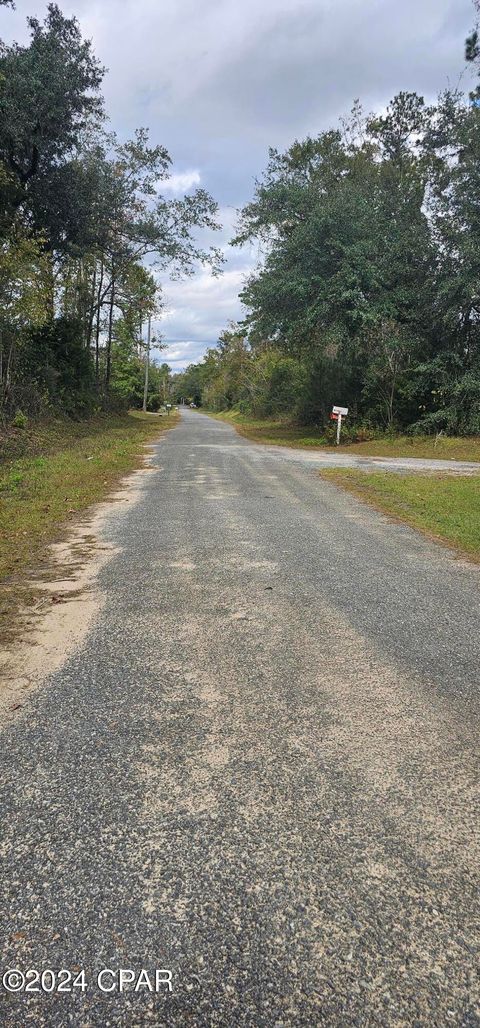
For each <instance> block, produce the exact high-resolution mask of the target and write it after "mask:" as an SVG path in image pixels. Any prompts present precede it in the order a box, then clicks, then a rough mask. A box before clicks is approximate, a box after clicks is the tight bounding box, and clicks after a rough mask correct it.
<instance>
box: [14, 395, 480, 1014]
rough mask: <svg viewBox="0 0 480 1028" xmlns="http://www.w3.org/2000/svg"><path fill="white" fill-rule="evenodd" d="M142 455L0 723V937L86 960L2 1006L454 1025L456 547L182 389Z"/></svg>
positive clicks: (468, 811)
mask: <svg viewBox="0 0 480 1028" xmlns="http://www.w3.org/2000/svg"><path fill="white" fill-rule="evenodd" d="M154 466H155V467H156V468H157V473H156V474H152V473H149V474H145V480H144V489H143V492H142V495H141V498H140V500H139V502H138V503H136V504H135V505H134V506H132V508H131V510H130V511H129V512H128V513H127V514H125V513H122V514H121V515H120V514H119V513H118V512H116V511H115V508H114V505H113V506H112V513H111V515H110V516H109V518H108V519H107V527H106V529H105V539H106V540H107V541H108V543H111V544H114V545H115V546H116V547H119V548H120V552H118V553H117V554H116V555H115V556H114V557H113V559H112V560H111V561H110V562H109V563H108V564H107V565H106V566H105V567H104V568H103V570H102V571H101V577H100V583H101V586H102V588H103V589H104V590H105V592H106V595H107V601H106V603H105V605H104V606H103V608H102V610H101V611H100V612H99V614H98V616H97V618H96V620H95V622H94V625H93V628H92V629H91V630H90V633H89V635H88V637H87V639H86V641H85V642H84V643H83V644H82V646H81V649H79V650H78V651H77V652H76V653H75V654H74V656H73V657H70V659H69V660H68V661H67V662H66V663H65V664H64V666H63V668H62V669H61V670H59V671H57V672H56V673H55V674H54V675H52V676H51V678H50V679H49V681H48V683H47V685H46V687H45V688H44V689H43V690H42V691H39V692H37V693H36V694H35V695H32V697H31V700H30V702H29V705H28V707H27V708H26V709H25V710H24V711H21V712H20V716H19V717H18V719H17V721H16V722H15V724H14V725H12V726H10V727H8V728H6V729H5V731H4V732H3V739H2V742H3V745H2V749H1V757H0V762H1V783H2V790H1V797H2V813H3V832H2V847H1V854H2V861H3V868H2V876H1V890H2V901H1V911H2V915H1V916H2V921H3V926H2V941H3V946H2V948H3V954H2V957H3V959H2V966H3V968H4V969H6V968H19V969H21V970H25V969H26V968H28V967H35V968H38V969H39V970H42V969H44V968H53V969H59V968H71V969H72V968H82V967H83V968H85V973H86V979H87V982H88V988H87V989H86V991H85V992H84V993H80V992H79V991H77V990H74V993H73V994H65V995H54V994H52V995H41V994H34V993H33V994H29V995H24V994H22V995H20V994H19V995H13V994H8V993H6V992H5V991H4V990H2V989H1V987H0V1022H1V1024H2V1025H5V1026H18V1028H25V1026H27V1025H29V1024H32V1025H35V1026H44V1025H45V1026H67V1025H77V1026H85V1028H87V1026H99V1028H100V1026H101V1028H107V1026H120V1025H122V1026H123V1025H125V1026H136V1025H149V1024H152V1025H157V1026H160V1025H162V1026H163V1025H165V1026H170V1025H172V1026H177V1025H178V1026H183V1025H193V1026H210V1025H219V1026H220V1025H221V1026H229V1028H230V1026H232V1028H242V1026H257V1025H258V1026H265V1028H282V1026H285V1028H286V1026H303V1025H305V1026H306V1025H327V1026H337V1025H338V1026H341V1028H347V1026H351V1025H356V1026H382V1028H385V1026H397V1025H398V1026H400V1025H402V1026H403V1025H408V1026H415V1028H417V1026H418V1028H420V1026H439V1028H440V1026H441V1028H443V1026H444V1025H449V1024H451V1025H461V1026H464V1028H473V1026H478V1025H480V1012H479V1011H480V1008H479V985H478V978H477V977H476V974H477V967H478V941H479V936H478V927H479V919H478V913H479V902H478V898H479V894H478V867H479V845H478V843H479V837H478V825H479V818H478V808H477V810H476V806H475V805H476V801H478V752H477V755H476V751H475V738H476V735H475V724H476V716H477V715H478V707H479V703H478V695H479V694H478V684H479V683H478V680H479V657H480V636H479V632H478V627H479V617H478V615H479V570H478V569H477V568H476V567H475V566H473V565H470V564H469V563H468V562H466V561H461V560H458V559H456V558H455V556H454V555H453V554H452V553H451V552H450V551H448V550H446V549H444V548H441V547H439V546H436V545H435V544H433V543H432V542H430V541H428V540H427V539H425V538H423V537H422V536H420V535H418V534H416V533H415V532H414V531H412V530H411V529H409V528H407V527H405V526H403V525H399V524H395V523H393V522H390V521H389V520H388V519H387V518H385V517H383V516H382V515H380V514H378V513H376V512H375V511H374V510H371V509H370V508H368V507H365V506H363V505H361V504H360V503H359V502H358V501H357V500H355V499H354V498H353V497H351V496H349V495H348V494H346V493H343V492H341V491H340V490H338V489H337V488H335V487H334V486H332V485H330V484H327V483H325V482H323V481H321V480H320V479H319V478H318V476H316V475H315V471H314V468H312V467H311V465H310V463H309V462H308V461H306V462H305V464H301V463H300V462H299V461H295V460H294V459H293V458H292V456H291V454H290V453H289V452H288V450H287V451H283V450H281V449H280V448H272V447H262V446H257V445H254V444H251V443H249V442H247V441H245V440H241V439H239V437H238V436H237V435H236V434H235V432H234V430H233V429H232V428H231V427H230V426H228V425H226V424H223V423H221V422H218V421H213V420H210V419H207V418H205V417H203V416H200V415H199V414H196V413H194V412H187V413H185V414H184V415H183V417H182V421H181V424H180V425H179V427H177V428H175V429H174V430H172V431H171V432H170V433H168V435H167V436H166V437H165V438H164V439H163V441H162V442H161V443H159V445H158V448H157V451H156V455H155V458H154ZM102 967H108V968H112V969H114V968H117V967H119V968H132V969H135V970H137V971H139V970H140V969H141V968H145V969H147V970H148V971H149V972H152V970H154V969H155V968H166V969H171V971H172V974H173V992H172V993H171V994H168V993H165V992H164V991H163V990H162V991H161V992H160V993H159V994H158V995H152V994H150V993H148V992H144V991H142V992H137V993H135V992H132V991H127V992H125V993H122V994H120V993H118V992H112V993H109V994H103V993H101V992H100V991H99V990H98V989H97V988H96V984H95V980H96V974H97V972H98V970H99V969H101V968H102Z"/></svg>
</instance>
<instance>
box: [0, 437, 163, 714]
mask: <svg viewBox="0 0 480 1028" xmlns="http://www.w3.org/2000/svg"><path fill="white" fill-rule="evenodd" d="M148 450H150V451H152V445H151V444H148ZM152 459H153V452H150V453H148V452H147V453H146V455H145V456H144V466H142V467H141V468H139V469H138V470H136V471H134V472H133V473H132V474H130V475H128V476H127V477H126V478H125V479H124V480H123V482H122V484H121V486H120V489H119V490H118V491H117V492H116V493H114V494H112V495H111V496H110V497H109V499H108V500H105V501H103V502H102V503H100V504H96V505H95V506H94V507H92V508H91V510H90V512H89V513H87V514H86V515H85V516H83V517H82V518H81V520H79V521H78V522H77V523H76V524H75V525H74V526H73V527H72V529H71V530H70V531H69V533H68V537H67V539H65V540H64V541H62V542H60V543H54V544H53V545H51V546H49V548H48V555H49V559H48V560H47V561H46V562H45V563H44V564H42V567H41V572H40V574H39V575H38V576H37V577H35V578H33V579H31V580H30V584H31V585H32V586H33V587H34V588H35V591H36V592H37V593H38V596H39V598H38V600H37V603H36V604H35V606H34V607H26V608H25V609H24V610H23V611H22V610H21V611H20V614H19V622H20V624H21V625H22V636H21V638H20V639H18V640H16V641H14V642H12V643H9V644H8V645H7V646H4V647H0V724H3V723H6V722H7V721H10V720H12V719H13V718H14V717H16V716H18V715H19V714H21V712H22V709H23V707H24V704H25V702H26V700H27V699H28V696H29V695H30V694H31V692H32V690H33V689H36V688H38V687H39V686H40V685H41V684H42V683H43V682H44V681H45V680H46V679H47V678H48V676H49V675H51V674H53V673H54V672H55V671H58V669H59V668H60V667H62V666H63V664H64V663H65V661H66V660H67V659H68V657H70V655H71V654H72V653H73V652H74V650H76V649H77V647H78V646H80V644H81V643H82V641H83V640H84V638H85V636H86V634H87V632H88V630H89V628H90V626H91V624H92V621H93V619H94V617H96V616H97V615H98V613H99V611H100V610H101V608H102V606H103V604H104V602H105V599H106V597H105V595H104V594H103V593H102V591H101V589H100V588H99V585H98V575H99V572H100V571H101V570H102V568H103V567H104V565H105V564H106V563H107V562H108V561H109V560H111V559H112V557H113V556H114V555H115V554H116V553H118V549H117V548H116V547H115V546H113V545H112V544H111V543H109V542H108V541H107V540H106V539H105V538H104V535H103V532H104V528H105V524H106V521H107V518H111V517H112V516H113V517H115V518H117V517H121V516H122V515H123V514H125V513H126V512H127V511H129V510H131V508H132V506H133V505H134V504H135V503H137V502H138V500H139V499H140V497H141V495H142V492H143V488H144V485H145V473H146V472H156V471H158V469H157V468H152V467H151V466H150V462H151V460H152Z"/></svg>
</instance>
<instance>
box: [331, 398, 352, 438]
mask: <svg viewBox="0 0 480 1028" xmlns="http://www.w3.org/2000/svg"><path fill="white" fill-rule="evenodd" d="M347 414H348V407H332V415H331V416H332V418H333V419H334V420H335V421H336V422H337V446H338V445H339V443H340V432H341V431H342V418H346V416H347Z"/></svg>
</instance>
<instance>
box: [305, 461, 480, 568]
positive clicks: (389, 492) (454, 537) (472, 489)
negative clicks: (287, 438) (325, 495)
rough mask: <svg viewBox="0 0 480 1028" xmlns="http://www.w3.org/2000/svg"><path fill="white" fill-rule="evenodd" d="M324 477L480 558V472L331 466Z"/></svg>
mask: <svg viewBox="0 0 480 1028" xmlns="http://www.w3.org/2000/svg"><path fill="white" fill-rule="evenodd" d="M320 474H321V477H322V478H325V479H327V480H328V481H330V482H334V483H335V485H339V486H342V487H343V488H344V489H347V490H348V491H349V492H351V493H353V494H354V495H355V496H358V497H359V499H361V500H364V501H366V502H367V503H370V504H372V505H373V506H374V507H376V508H377V510H381V511H383V512H384V513H385V514H391V515H393V516H394V517H395V518H399V519H400V520H401V521H405V522H406V523H407V524H409V525H411V526H412V527H413V528H418V529H420V530H421V531H423V532H425V533H426V534H428V535H429V536H431V537H433V538H435V539H436V540H441V541H442V542H444V543H447V544H449V545H450V546H454V547H455V548H457V549H459V550H462V551H463V552H464V553H466V554H468V555H469V556H470V557H471V558H473V559H474V560H476V561H478V562H480V476H477V475H473V476H471V477H470V476H464V475H458V476H457V475H455V476H454V475H419V474H414V475H397V474H392V473H390V472H386V471H378V472H377V471H376V472H372V473H370V472H363V471H356V470H353V469H351V468H345V469H344V468H342V469H338V468H335V469H333V468H328V469H325V470H324V471H322V472H321V473H320Z"/></svg>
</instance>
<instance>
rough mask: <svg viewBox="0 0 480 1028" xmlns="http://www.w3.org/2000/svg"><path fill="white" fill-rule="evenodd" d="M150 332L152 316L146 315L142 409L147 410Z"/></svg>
mask: <svg viewBox="0 0 480 1028" xmlns="http://www.w3.org/2000/svg"><path fill="white" fill-rule="evenodd" d="M151 332H152V316H151V314H149V315H148V328H147V352H146V354H145V385H144V388H143V408H142V409H143V411H144V412H146V410H147V396H148V370H149V367H150V339H151Z"/></svg>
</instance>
